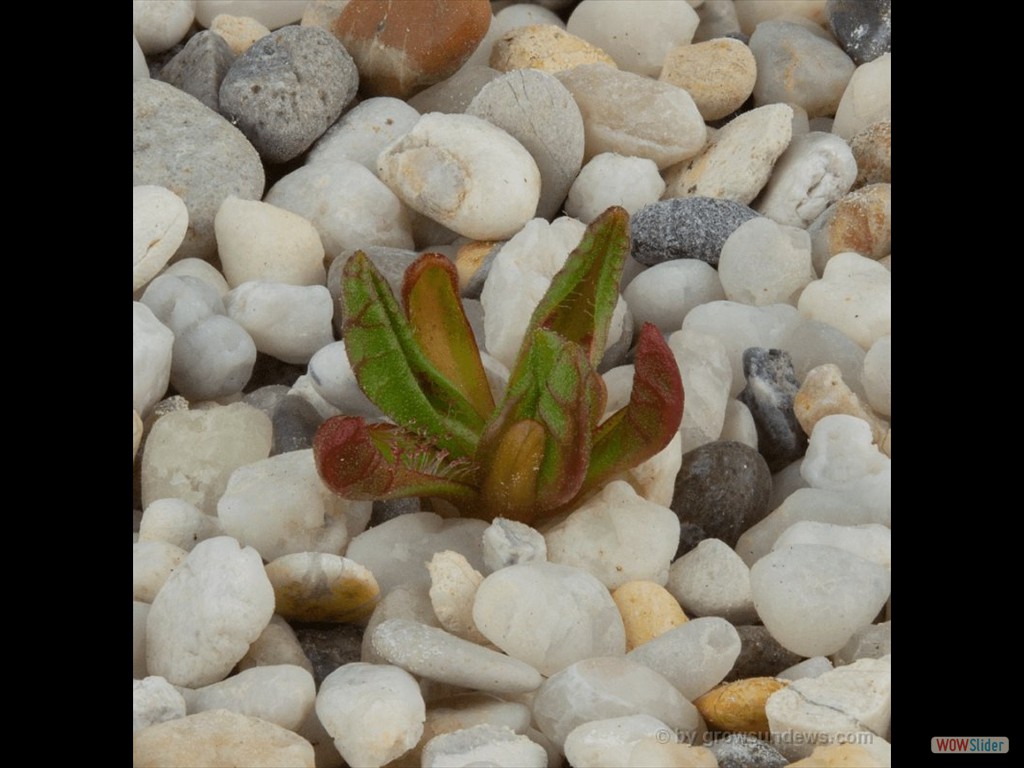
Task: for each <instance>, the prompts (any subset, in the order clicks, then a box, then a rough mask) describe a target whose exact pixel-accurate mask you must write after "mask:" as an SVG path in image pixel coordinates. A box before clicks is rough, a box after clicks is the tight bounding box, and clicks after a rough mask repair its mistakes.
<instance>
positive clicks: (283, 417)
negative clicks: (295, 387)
mask: <svg viewBox="0 0 1024 768" xmlns="http://www.w3.org/2000/svg"><path fill="white" fill-rule="evenodd" d="M322 421H323V419H321V418H320V414H319V413H317V411H316V408H314V407H313V406H312V405H310V403H309V402H308V401H307V400H304V399H303V398H301V397H299V396H298V395H285V396H284V397H283V398H282V399H281V402H280V403H278V405H277V407H276V408H275V409H274V414H273V416H271V423H273V425H274V443H273V445H272V447H271V449H270V455H271V456H276V455H277V454H279V453H289V452H291V451H302V450H305V449H306V448H312V447H313V437H314V436H315V435H316V430H317V427H319V426H320V424H321V422H322Z"/></svg>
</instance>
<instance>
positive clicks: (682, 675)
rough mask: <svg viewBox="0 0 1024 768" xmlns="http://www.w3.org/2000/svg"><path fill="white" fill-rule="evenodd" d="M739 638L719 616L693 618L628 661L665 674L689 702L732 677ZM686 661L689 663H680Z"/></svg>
mask: <svg viewBox="0 0 1024 768" xmlns="http://www.w3.org/2000/svg"><path fill="white" fill-rule="evenodd" d="M740 647H741V643H740V635H739V633H738V632H737V631H736V628H735V627H733V625H732V624H730V623H729V622H728V621H726V620H725V619H722V618H718V617H717V616H707V617H703V618H697V619H691V620H690V621H687V622H685V623H683V624H680V625H679V626H678V627H673V628H672V629H670V630H669V631H668V632H663V633H662V634H660V635H658V636H657V637H656V638H654V639H653V640H648V641H647V642H646V643H644V644H643V645H640V646H638V647H637V648H634V649H633V650H632V651H630V652H629V653H628V654H626V658H627V659H629V660H630V661H635V662H638V663H640V664H643V665H644V666H645V667H650V668H651V669H653V670H654V671H655V672H658V673H660V674H661V675H663V676H664V677H665V678H666V679H667V680H668V681H669V682H670V683H672V685H674V686H675V687H676V688H677V689H678V690H679V691H680V693H682V694H683V696H685V697H686V698H687V699H688V700H689V701H693V700H694V699H696V698H697V697H698V696H700V695H702V694H704V693H707V692H708V691H710V690H711V689H712V688H714V687H715V686H716V685H718V684H719V683H720V682H722V680H724V679H725V676H726V675H728V674H729V671H730V670H731V669H732V667H733V664H735V663H736V659H737V658H739V655H740ZM680 659H686V660H687V663H686V664H680V663H679V660H680Z"/></svg>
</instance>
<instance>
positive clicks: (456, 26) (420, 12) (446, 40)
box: [332, 0, 491, 98]
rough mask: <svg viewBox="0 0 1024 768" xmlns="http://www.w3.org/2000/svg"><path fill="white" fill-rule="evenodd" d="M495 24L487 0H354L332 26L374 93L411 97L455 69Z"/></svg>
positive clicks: (363, 81)
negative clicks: (415, 1) (405, 0)
mask: <svg viewBox="0 0 1024 768" xmlns="http://www.w3.org/2000/svg"><path fill="white" fill-rule="evenodd" d="M490 24H491V4H490V3H489V2H487V0H460V1H459V2H455V1H454V0H424V2H417V3H406V2H399V3H395V2H390V0H353V2H350V3H348V4H347V5H346V6H345V7H344V9H343V10H342V12H341V14H340V15H339V16H338V17H337V19H336V20H335V21H334V24H333V26H332V31H333V32H334V34H335V35H336V36H337V37H338V39H339V40H341V42H342V43H343V44H344V46H345V48H346V49H347V50H348V52H349V53H351V54H352V58H354V59H355V61H356V64H357V66H358V67H359V74H360V77H361V87H362V90H363V92H364V93H366V94H367V95H369V96H397V97H399V98H407V97H409V96H411V95H413V94H414V93H416V92H417V91H419V90H422V89H423V88H425V87H426V86H428V85H432V84H434V83H437V82H440V81H441V80H444V79H445V78H447V77H450V76H451V75H453V74H455V72H456V71H457V70H458V69H459V67H461V66H462V65H463V64H464V63H465V61H466V60H467V59H468V58H469V57H470V55H471V54H472V53H473V51H474V50H476V48H477V46H478V45H480V41H481V40H483V38H484V35H486V34H487V29H488V27H489V26H490Z"/></svg>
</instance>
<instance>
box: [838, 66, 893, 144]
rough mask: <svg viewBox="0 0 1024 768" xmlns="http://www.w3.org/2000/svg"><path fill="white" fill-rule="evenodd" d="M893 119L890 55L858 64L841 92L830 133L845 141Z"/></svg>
mask: <svg viewBox="0 0 1024 768" xmlns="http://www.w3.org/2000/svg"><path fill="white" fill-rule="evenodd" d="M891 116H892V54H891V53H886V54H883V55H881V56H879V57H878V58H877V59H875V60H874V61H869V62H866V63H864V64H861V65H860V66H859V67H857V69H856V70H854V73H853V77H851V78H850V82H849V83H847V85H846V90H845V91H843V98H842V99H841V100H840V102H839V109H838V110H837V111H836V120H835V122H834V123H833V124H832V132H833V133H835V134H836V135H838V136H841V137H843V138H844V139H846V140H848V141H849V140H850V139H852V138H853V137H854V136H856V135H857V134H858V133H860V132H861V131H862V130H864V129H865V128H867V127H868V126H869V125H871V124H872V123H875V122H878V121H879V120H889V119H891Z"/></svg>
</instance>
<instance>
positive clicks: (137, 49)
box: [132, 35, 149, 80]
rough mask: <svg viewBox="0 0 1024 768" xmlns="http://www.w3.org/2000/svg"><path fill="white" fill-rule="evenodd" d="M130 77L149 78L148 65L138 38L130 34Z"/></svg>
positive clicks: (136, 78) (134, 78)
mask: <svg viewBox="0 0 1024 768" xmlns="http://www.w3.org/2000/svg"><path fill="white" fill-rule="evenodd" d="M132 79H133V80H148V79H149V65H148V64H146V54H144V53H143V52H142V47H141V46H140V45H139V39H138V38H137V37H135V35H132Z"/></svg>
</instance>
